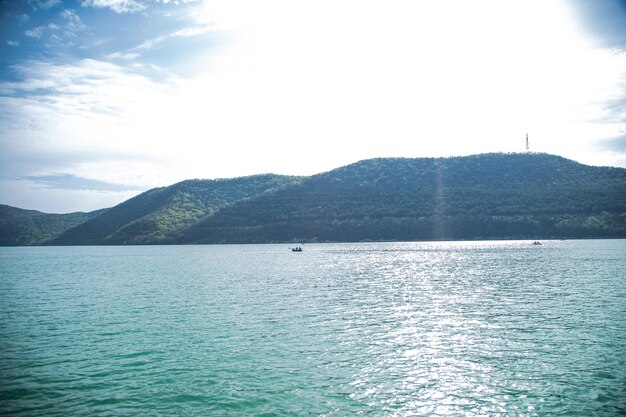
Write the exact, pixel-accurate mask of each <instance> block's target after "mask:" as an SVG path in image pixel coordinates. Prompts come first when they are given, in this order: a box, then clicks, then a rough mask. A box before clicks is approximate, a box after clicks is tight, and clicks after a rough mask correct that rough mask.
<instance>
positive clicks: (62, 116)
mask: <svg viewBox="0 0 626 417" xmlns="http://www.w3.org/2000/svg"><path fill="white" fill-rule="evenodd" d="M0 19H1V20H0V204H9V205H13V206H17V207H21V208H26V209H35V210H40V211H44V212H51V213H66V212H73V211H90V210H95V209H99V208H104V207H110V206H113V205H115V204H118V203H120V202H122V201H124V200H126V199H128V198H130V197H132V196H134V195H136V194H138V193H140V192H142V191H145V190H147V189H150V188H153V187H159V186H167V185H170V184H173V183H175V182H178V181H181V180H185V179H190V178H209V179H210V178H232V177H238V176H244V175H253V174H260V173H276V174H289V175H312V174H315V173H319V172H324V171H328V170H331V169H334V168H337V167H340V166H343V165H347V164H350V163H353V162H356V161H359V160H362V159H367V158H375V157H410V158H415V157H439V156H460V155H471V154H478V153H485V152H525V146H526V142H525V138H526V134H528V137H529V145H530V151H531V152H547V153H551V154H555V155H560V156H563V157H566V158H569V159H573V160H575V161H578V162H581V163H584V164H589V165H603V166H607V165H608V166H620V167H626V1H624V0H473V1H466V0H206V1H201V0H197V1H193V0H169V1H168V0H76V1H64V0H19V1H6V0H0Z"/></svg>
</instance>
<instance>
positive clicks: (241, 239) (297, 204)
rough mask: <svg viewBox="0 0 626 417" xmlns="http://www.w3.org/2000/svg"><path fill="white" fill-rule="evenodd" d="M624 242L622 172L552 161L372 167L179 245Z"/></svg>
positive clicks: (329, 176) (253, 205) (401, 162)
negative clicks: (511, 240) (602, 239)
mask: <svg viewBox="0 0 626 417" xmlns="http://www.w3.org/2000/svg"><path fill="white" fill-rule="evenodd" d="M590 237H626V169H622V168H612V167H593V166H586V165H582V164H579V163H577V162H574V161H571V160H567V159H565V158H561V157H558V156H553V155H547V154H530V153H526V154H483V155H474V156H468V157H454V158H417V159H406V158H387V159H371V160H365V161H361V162H357V163H355V164H352V165H348V166H345V167H341V168H338V169H335V170H333V171H330V172H326V173H322V174H318V175H314V176H312V177H309V178H307V179H305V180H303V181H302V182H300V183H298V184H294V185H292V186H290V187H285V188H283V189H280V190H277V191H275V192H273V193H268V194H264V195H260V196H258V197H256V198H252V199H249V200H247V201H242V202H239V203H237V204H233V205H231V206H229V207H226V208H224V209H222V210H220V211H219V212H216V213H215V214H214V215H213V216H207V217H205V218H204V219H202V220H201V221H199V222H198V223H196V224H194V225H193V227H190V228H188V229H187V230H185V231H184V234H182V235H181V236H180V238H179V239H177V242H178V243H263V242H315V241H320V242H323V241H363V240H376V241H377V240H442V239H463V240H464V239H505V238H590Z"/></svg>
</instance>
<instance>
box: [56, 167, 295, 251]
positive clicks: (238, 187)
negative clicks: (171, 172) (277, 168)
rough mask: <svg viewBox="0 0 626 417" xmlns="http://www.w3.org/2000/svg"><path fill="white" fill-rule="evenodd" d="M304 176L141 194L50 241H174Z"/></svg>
mask: <svg viewBox="0 0 626 417" xmlns="http://www.w3.org/2000/svg"><path fill="white" fill-rule="evenodd" d="M299 181H300V179H299V178H298V177H288V176H280V175H272V174H267V175H254V176H249V177H240V178H233V179H218V180H187V181H182V182H179V183H176V184H174V185H171V186H169V187H163V188H155V189H152V190H148V191H146V192H144V193H142V194H139V195H138V196H135V197H133V198H131V199H129V200H127V201H125V202H123V203H121V204H118V205H117V206H115V207H113V208H111V209H110V210H108V211H107V212H105V213H103V214H102V215H101V216H98V217H95V218H93V219H90V220H88V221H86V222H85V223H83V224H81V225H78V226H76V227H74V228H72V229H69V230H67V231H66V232H64V233H62V234H61V235H60V236H58V237H56V238H54V239H52V240H50V241H49V242H47V244H52V245H101V244H108V245H127V244H158V243H171V242H172V241H173V238H174V237H176V236H177V234H178V233H179V231H180V230H182V229H184V228H186V227H188V226H189V225H191V224H193V223H194V222H195V221H197V220H199V219H201V218H202V217H205V216H210V215H211V214H213V213H215V212H217V211H219V210H220V209H222V208H224V207H226V206H228V205H230V204H233V203H235V202H237V201H240V200H245V199H247V198H251V197H254V196H258V195H261V194H263V193H266V192H269V191H271V190H274V189H277V188H280V187H283V186H285V185H289V184H292V183H296V182H299Z"/></svg>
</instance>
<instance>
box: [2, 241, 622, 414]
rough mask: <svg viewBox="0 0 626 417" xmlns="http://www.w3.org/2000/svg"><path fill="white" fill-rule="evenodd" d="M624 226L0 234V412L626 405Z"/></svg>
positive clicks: (587, 409) (534, 410)
mask: <svg viewBox="0 0 626 417" xmlns="http://www.w3.org/2000/svg"><path fill="white" fill-rule="evenodd" d="M625 254H626V241H624V240H603V241H592V240H588V241H550V242H545V244H544V245H542V246H531V245H530V244H529V242H445V243H361V244H319V245H305V246H304V252H302V253H292V252H291V251H290V250H289V249H288V245H242V246H238V245H226V246H146V247H139V246H130V247H40V248H0V306H1V310H0V376H1V380H0V412H1V413H2V414H9V415H22V416H67V415H94V416H105V415H115V416H120V415H124V416H144V415H151V416H173V415H185V416H207V415H225V416H251V415H253V416H254V415H259V416H261V415H266V416H300V415H327V416H334V415H336V416H343V415H372V416H380V415H393V416H396V415H397V416H409V415H410V416H431V415H454V416H456V415H466V416H479V415H490V416H545V415H568V416H615V415H626V403H625V400H624V398H626V355H625V353H624V352H626V302H625V300H626V277H625V275H626V273H625V272H624V271H626V257H625Z"/></svg>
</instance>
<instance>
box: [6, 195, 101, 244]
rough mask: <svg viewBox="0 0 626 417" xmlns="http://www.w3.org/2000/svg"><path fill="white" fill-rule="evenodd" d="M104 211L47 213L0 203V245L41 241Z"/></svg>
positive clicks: (37, 242)
mask: <svg viewBox="0 0 626 417" xmlns="http://www.w3.org/2000/svg"><path fill="white" fill-rule="evenodd" d="M104 211H106V210H96V211H92V212H89V213H69V214H48V213H42V212H40V211H36V210H24V209H20V208H17V207H11V206H7V205H4V204H0V246H26V245H36V244H39V243H42V242H44V241H46V240H48V239H50V238H52V237H55V236H57V235H59V234H60V233H62V232H63V231H64V230H67V229H69V228H72V227H74V226H77V225H79V224H81V223H84V222H85V221H87V220H89V219H91V218H93V217H96V216H98V215H99V214H102V213H103V212H104Z"/></svg>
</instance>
